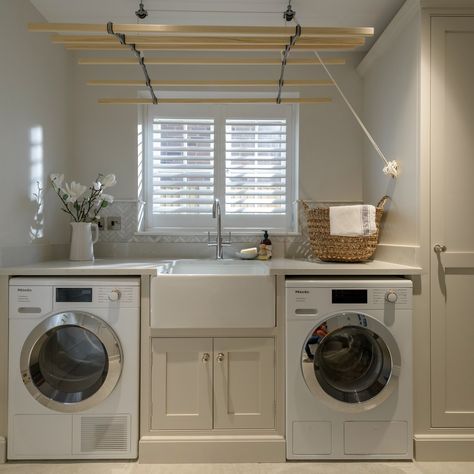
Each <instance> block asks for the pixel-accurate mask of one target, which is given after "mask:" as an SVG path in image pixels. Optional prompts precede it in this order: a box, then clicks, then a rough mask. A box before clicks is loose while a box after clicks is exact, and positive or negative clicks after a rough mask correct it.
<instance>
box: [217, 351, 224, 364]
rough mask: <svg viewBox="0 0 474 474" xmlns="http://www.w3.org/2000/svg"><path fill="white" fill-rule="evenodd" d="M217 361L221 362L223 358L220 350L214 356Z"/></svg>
mask: <svg viewBox="0 0 474 474" xmlns="http://www.w3.org/2000/svg"><path fill="white" fill-rule="evenodd" d="M216 360H217V362H222V361H223V360H224V354H223V353H222V352H219V354H217V357H216Z"/></svg>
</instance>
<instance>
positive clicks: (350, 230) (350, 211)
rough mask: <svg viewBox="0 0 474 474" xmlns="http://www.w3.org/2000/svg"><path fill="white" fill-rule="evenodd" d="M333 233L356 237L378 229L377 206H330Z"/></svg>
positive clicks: (330, 221) (372, 232)
mask: <svg viewBox="0 0 474 474" xmlns="http://www.w3.org/2000/svg"><path fill="white" fill-rule="evenodd" d="M329 224H330V233H331V235H341V236H347V237H356V236H361V235H371V234H374V233H375V232H376V231H377V226H376V225H375V207H374V206H370V205H359V206H334V207H330V208H329Z"/></svg>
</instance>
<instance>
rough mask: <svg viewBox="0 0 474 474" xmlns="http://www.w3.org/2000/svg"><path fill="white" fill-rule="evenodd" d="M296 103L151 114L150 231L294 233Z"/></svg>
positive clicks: (153, 109)
mask: <svg viewBox="0 0 474 474" xmlns="http://www.w3.org/2000/svg"><path fill="white" fill-rule="evenodd" d="M297 111H298V108H297V106H295V105H276V104H268V105H267V104H264V105H263V106H262V105H259V106H255V105H248V104H245V105H241V104H239V105H232V104H230V105H210V106H209V105H203V104H186V105H184V104H175V105H171V104H163V105H160V104H159V105H157V106H148V108H147V112H146V122H147V128H146V130H147V141H146V149H145V164H146V165H145V167H146V181H145V182H146V185H145V200H146V203H147V204H146V223H147V225H146V227H147V230H156V231H167V230H172V229H176V230H177V229H179V230H180V231H182V230H183V229H189V230H207V229H209V228H212V227H214V225H215V223H214V222H213V219H212V203H213V201H214V198H215V197H217V198H218V199H219V200H220V203H221V210H222V216H223V217H222V219H223V226H225V227H226V228H227V229H230V230H234V231H235V230H237V231H238V230H261V229H264V228H268V229H272V230H273V231H282V232H288V231H291V230H293V228H294V222H293V209H294V201H295V193H296V186H295V183H294V179H295V176H296V159H295V155H296V153H295V152H296V150H295V148H296V140H295V137H296V130H297Z"/></svg>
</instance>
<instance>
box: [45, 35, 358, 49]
mask: <svg viewBox="0 0 474 474" xmlns="http://www.w3.org/2000/svg"><path fill="white" fill-rule="evenodd" d="M51 41H52V42H53V43H55V44H65V45H68V44H82V45H85V44H94V45H95V44H102V45H103V44H117V41H116V40H115V39H114V38H111V37H110V36H103V35H51ZM364 42H365V37H359V36H329V37H316V38H300V39H299V40H298V44H304V45H311V46H324V45H328V46H333V45H347V46H353V45H356V46H362V45H363V44H364ZM127 43H136V44H143V45H145V44H150V45H169V44H185V45H193V44H194V45H221V46H230V45H264V46H267V45H269V46H271V45H273V46H277V45H278V46H281V47H283V48H284V47H285V45H286V44H287V43H288V37H286V36H269V37H262V36H157V35H154V36H148V35H146V36H145V35H127Z"/></svg>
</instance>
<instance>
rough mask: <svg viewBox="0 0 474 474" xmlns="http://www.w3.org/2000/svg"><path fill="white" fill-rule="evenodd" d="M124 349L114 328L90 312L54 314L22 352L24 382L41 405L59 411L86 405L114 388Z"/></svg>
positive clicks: (44, 321) (85, 408)
mask: <svg viewBox="0 0 474 474" xmlns="http://www.w3.org/2000/svg"><path fill="white" fill-rule="evenodd" d="M122 364H123V357H122V349H121V346H120V341H119V339H118V337H117V335H116V334H115V332H114V331H113V329H112V328H111V327H110V326H109V325H108V324H107V323H105V321H103V320H102V319H100V318H98V317H97V316H94V315H92V314H90V313H86V312H81V311H70V312H63V313H58V314H54V315H52V316H50V317H48V318H46V319H45V320H43V321H42V322H41V323H40V324H39V325H38V326H36V327H35V328H34V329H33V331H32V332H31V333H30V335H29V336H28V338H27V339H26V341H25V343H24V345H23V349H22V352H21V358H20V370H21V376H22V379H23V382H24V384H25V386H26V388H27V389H28V391H29V392H30V393H31V395H32V396H33V397H34V398H35V399H36V400H37V401H38V402H39V403H41V404H42V405H44V406H46V407H48V408H50V409H52V410H55V411H58V412H68V413H71V412H79V411H83V410H87V409H88V408H91V407H93V406H95V405H97V404H98V403H100V402H101V401H102V400H104V399H105V398H106V397H107V396H109V395H110V393H111V392H112V391H113V390H114V388H115V386H116V384H117V382H118V380H119V378H120V374H121V372H122Z"/></svg>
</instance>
